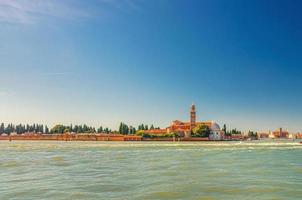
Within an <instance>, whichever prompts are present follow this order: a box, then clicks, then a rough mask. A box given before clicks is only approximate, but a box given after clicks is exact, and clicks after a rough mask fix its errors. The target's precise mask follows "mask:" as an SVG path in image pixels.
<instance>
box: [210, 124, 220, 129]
mask: <svg viewBox="0 0 302 200" xmlns="http://www.w3.org/2000/svg"><path fill="white" fill-rule="evenodd" d="M211 129H212V130H213V131H219V130H220V126H219V125H218V124H217V123H216V122H212V125H211Z"/></svg>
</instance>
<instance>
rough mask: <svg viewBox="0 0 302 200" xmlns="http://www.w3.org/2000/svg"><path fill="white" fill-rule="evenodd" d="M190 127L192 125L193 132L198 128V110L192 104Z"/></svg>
mask: <svg viewBox="0 0 302 200" xmlns="http://www.w3.org/2000/svg"><path fill="white" fill-rule="evenodd" d="M190 125H191V127H190V128H191V131H192V129H193V128H194V127H195V126H196V110H195V105H194V104H192V106H191V110H190Z"/></svg>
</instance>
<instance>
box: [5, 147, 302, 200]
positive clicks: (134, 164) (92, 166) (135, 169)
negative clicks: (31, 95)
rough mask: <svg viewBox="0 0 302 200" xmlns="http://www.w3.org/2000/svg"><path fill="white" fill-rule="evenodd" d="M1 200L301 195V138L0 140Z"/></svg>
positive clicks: (198, 198)
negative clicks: (198, 140) (199, 141)
mask: <svg viewBox="0 0 302 200" xmlns="http://www.w3.org/2000/svg"><path fill="white" fill-rule="evenodd" d="M0 178H1V179H0V199H1V200H8V199H9V200H10V199H16V200H17V199H18V200H19V199H20V200H21V199H22V200H25V199H28V200H40V199H46V200H48V199H54V200H60V199H64V200H66V199H67V200H68V199H70V200H71V199H72V200H75V199H85V200H86V199H87V200H92V199H106V200H107V199H125V200H127V199H129V200H136V199H137V200H141V199H194V200H201V199H302V145H300V144H299V143H298V142H297V141H280V142H267V141H266V142H212V143H211V142H209V143H204V142H203V143H185V142H184V143H177V142H175V143H172V142H170V143H166V142H133V143H132V142H44V141H32V142H31V141H12V142H8V141H2V142H0Z"/></svg>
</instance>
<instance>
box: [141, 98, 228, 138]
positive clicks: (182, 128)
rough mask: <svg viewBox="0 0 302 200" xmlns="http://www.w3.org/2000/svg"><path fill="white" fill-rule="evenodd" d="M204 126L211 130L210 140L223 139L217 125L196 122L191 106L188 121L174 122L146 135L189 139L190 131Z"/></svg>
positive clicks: (193, 109) (194, 111)
mask: <svg viewBox="0 0 302 200" xmlns="http://www.w3.org/2000/svg"><path fill="white" fill-rule="evenodd" d="M200 124H203V125H206V126H207V127H208V128H209V129H210V130H211V135H210V138H211V139H213V140H221V139H223V136H224V133H223V131H221V130H220V127H219V125H218V124H217V123H216V122H214V121H205V122H197V121H196V108H195V105H194V104H193V105H192V106H191V109H190V121H188V122H182V121H180V120H175V121H173V122H172V123H171V125H170V126H169V127H167V128H165V129H153V130H147V131H145V132H146V133H149V134H165V133H176V134H178V135H179V136H182V137H191V133H192V130H193V129H194V128H195V127H196V126H198V125H200Z"/></svg>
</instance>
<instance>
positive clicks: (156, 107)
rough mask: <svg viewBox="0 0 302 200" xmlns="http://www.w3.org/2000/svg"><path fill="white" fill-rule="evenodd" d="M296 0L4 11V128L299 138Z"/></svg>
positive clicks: (99, 0) (301, 28)
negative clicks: (179, 128) (207, 129)
mask: <svg viewBox="0 0 302 200" xmlns="http://www.w3.org/2000/svg"><path fill="white" fill-rule="evenodd" d="M301 9H302V2H301V1H299V0H282V1H281V0H253V1H250V0H152V1H149V0H89V1H81V0H65V1H61V0H0V121H1V122H5V123H10V122H12V123H43V124H48V125H49V126H52V125H55V124H66V125H69V124H70V123H72V124H84V123H85V124H88V125H91V126H100V125H103V126H106V127H110V128H112V129H117V128H118V125H119V123H120V122H121V121H122V122H125V123H126V124H128V125H134V126H137V125H138V124H140V123H145V124H149V125H150V124H154V125H155V126H160V127H167V126H168V125H169V124H170V123H171V121H173V120H175V119H179V120H183V121H188V120H189V107H190V105H191V104H192V103H194V104H195V105H196V109H197V118H198V120H201V121H203V120H214V121H217V122H218V123H219V124H220V125H221V126H222V124H226V125H227V127H228V128H237V129H240V130H243V131H247V130H250V129H251V130H256V131H267V130H273V129H276V128H279V127H283V128H284V129H288V130H290V131H293V132H297V131H302V123H301V121H302V101H301V99H302V89H301V88H302V60H301V58H302V23H301V19H302V12H301Z"/></svg>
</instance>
